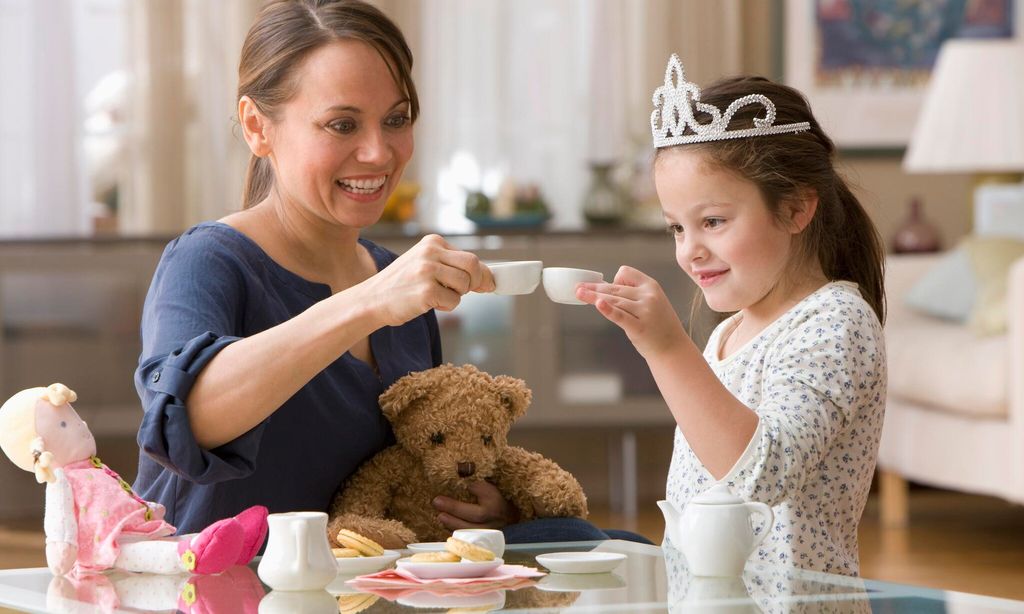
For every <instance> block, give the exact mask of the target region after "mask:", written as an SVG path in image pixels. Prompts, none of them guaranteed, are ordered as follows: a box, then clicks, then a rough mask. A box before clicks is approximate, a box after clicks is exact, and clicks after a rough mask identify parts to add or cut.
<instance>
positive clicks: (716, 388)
mask: <svg viewBox="0 0 1024 614" xmlns="http://www.w3.org/2000/svg"><path fill="white" fill-rule="evenodd" d="M576 296H577V298H579V299H580V300H581V301H584V302H587V303H590V304H592V305H594V306H595V307H596V308H597V310H598V311H599V312H600V313H601V315H603V316H604V317H605V318H607V319H608V320H610V321H611V322H613V323H614V324H616V325H618V326H619V327H620V328H622V330H623V331H625V333H626V335H627V336H628V337H629V340H630V341H631V342H632V343H633V345H634V346H635V347H636V349H637V351H638V352H640V355H641V356H643V357H644V360H646V361H647V365H648V367H649V368H650V370H651V375H653V376H654V381H655V383H657V385H658V390H659V391H661V395H662V397H663V398H664V399H665V402H666V403H667V404H668V408H669V411H671V412H672V416H673V418H675V421H676V424H677V425H679V430H680V431H681V432H682V433H683V436H684V437H685V438H686V441H687V443H689V444H690V447H691V448H692V449H693V451H694V453H695V454H696V455H697V457H698V458H699V459H700V461H701V463H702V464H703V465H704V466H705V467H706V468H707V470H708V471H709V472H710V473H711V475H712V476H714V477H715V478H716V479H721V478H722V477H724V476H725V475H726V474H727V473H728V472H729V470H730V469H731V468H732V467H733V465H735V464H736V461H737V460H739V458H740V457H741V456H742V455H743V452H744V450H746V448H747V445H748V444H749V443H750V440H751V438H752V437H753V435H754V432H755V431H756V430H757V422H758V417H757V414H756V413H755V412H754V411H753V410H751V409H750V408H749V407H747V406H746V405H744V404H743V403H742V402H740V401H739V399H737V398H736V397H735V396H733V394H732V393H731V392H729V390H728V389H726V387H725V386H723V385H722V383H721V382H720V381H719V380H718V377H717V376H716V375H715V373H714V371H712V370H711V367H710V366H708V363H707V361H705V360H704V356H703V355H702V354H701V352H700V350H699V349H698V348H697V346H696V345H695V344H694V343H693V340H692V339H690V336H689V335H687V334H686V331H685V330H684V329H683V325H682V323H681V322H680V321H679V316H677V315H676V313H675V310H674V309H673V308H672V304H671V303H670V302H669V300H668V297H666V296H665V293H664V291H663V290H662V288H661V286H660V285H659V284H658V282H657V281H655V280H654V279H652V278H650V277H648V276H647V275H644V274H643V273H641V272H640V271H638V270H636V269H633V268H630V267H625V266H624V267H621V268H620V269H619V271H618V273H617V274H616V275H615V279H614V281H613V282H612V283H610V284H607V283H596V284H580V287H579V288H578V290H577V292H576Z"/></svg>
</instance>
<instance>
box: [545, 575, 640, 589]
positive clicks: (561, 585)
mask: <svg viewBox="0 0 1024 614" xmlns="http://www.w3.org/2000/svg"><path fill="white" fill-rule="evenodd" d="M624 586H626V581H625V580H623V579H622V578H621V577H620V576H619V575H617V574H613V573H549V574H548V575H546V576H544V577H543V578H541V579H540V580H539V581H538V582H537V588H539V589H541V590H545V591H554V592H562V591H565V592H576V591H601V590H608V589H613V588H622V587H624Z"/></svg>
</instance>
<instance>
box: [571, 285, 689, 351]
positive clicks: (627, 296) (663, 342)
mask: <svg viewBox="0 0 1024 614" xmlns="http://www.w3.org/2000/svg"><path fill="white" fill-rule="evenodd" d="M576 298H578V299H579V300H581V301H583V302H585V303H590V304H591V305H593V306H595V307H597V310H598V311H599V312H601V315H603V316H604V317H605V318H607V319H608V320H610V321H611V322H613V323H614V324H616V325H618V326H619V328H621V329H622V330H623V331H625V333H626V336H627V337H629V340H630V341H631V342H632V343H633V346H634V347H636V349H637V351H638V352H640V355H641V356H643V357H644V358H646V359H650V358H652V357H654V356H655V355H657V354H658V353H660V352H662V351H663V350H666V349H671V348H673V347H677V346H678V344H679V342H680V341H681V340H683V339H686V338H687V334H686V331H685V330H684V329H683V325H682V323H681V322H680V321H679V316H678V315H677V314H676V312H675V309H674V308H673V307H672V303H671V302H669V300H668V297H667V296H665V291H664V290H662V288H661V285H660V284H659V283H658V282H657V281H656V280H655V279H654V278H652V277H649V276H647V275H645V274H643V273H641V272H640V271H638V270H637V269H634V268H632V267H628V266H622V267H619V272H618V273H616V274H615V279H614V281H613V282H612V283H610V284H609V283H604V282H599V283H582V284H580V285H579V286H578V287H577V289H576Z"/></svg>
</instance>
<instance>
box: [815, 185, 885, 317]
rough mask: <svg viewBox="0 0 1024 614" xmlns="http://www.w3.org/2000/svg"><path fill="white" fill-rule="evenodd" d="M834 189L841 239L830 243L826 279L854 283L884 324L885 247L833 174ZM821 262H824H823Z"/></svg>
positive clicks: (847, 188) (854, 201)
mask: <svg viewBox="0 0 1024 614" xmlns="http://www.w3.org/2000/svg"><path fill="white" fill-rule="evenodd" d="M834 181H835V191H836V196H837V198H838V201H839V208H840V210H841V211H843V213H844V214H845V218H846V219H845V220H844V222H843V224H842V233H843V238H842V240H840V241H836V242H835V243H833V247H834V248H835V250H836V251H835V253H834V254H833V255H832V257H831V258H830V259H829V260H831V262H830V264H831V266H827V267H826V270H825V271H824V273H825V275H827V276H828V278H829V279H846V280H849V281H852V282H855V283H856V284H857V285H858V286H859V288H860V293H861V296H863V297H864V300H865V301H867V303H868V305H871V308H872V309H874V311H875V315H877V316H878V321H879V322H881V323H883V324H884V323H885V278H884V276H885V273H884V269H885V250H884V248H883V247H882V240H881V238H880V237H879V236H878V230H876V228H875V224H874V222H872V220H871V218H870V217H869V216H868V213H867V211H865V210H864V206H863V205H861V203H860V201H859V200H858V199H857V197H856V196H854V194H853V192H852V191H850V187H849V186H848V185H846V181H845V180H844V179H843V178H842V177H841V176H839V174H838V173H835V179H834ZM823 264H824V263H823Z"/></svg>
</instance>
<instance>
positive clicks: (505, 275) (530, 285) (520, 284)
mask: <svg viewBox="0 0 1024 614" xmlns="http://www.w3.org/2000/svg"><path fill="white" fill-rule="evenodd" d="M486 264H487V268H489V269H490V270H491V275H494V293H495V294H502V295H507V296H510V295H516V294H529V293H531V292H533V291H534V290H536V289H537V285H538V284H540V276H541V271H542V270H543V268H544V263H543V262H541V261H540V260H518V261H512V262H488V263H486Z"/></svg>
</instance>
